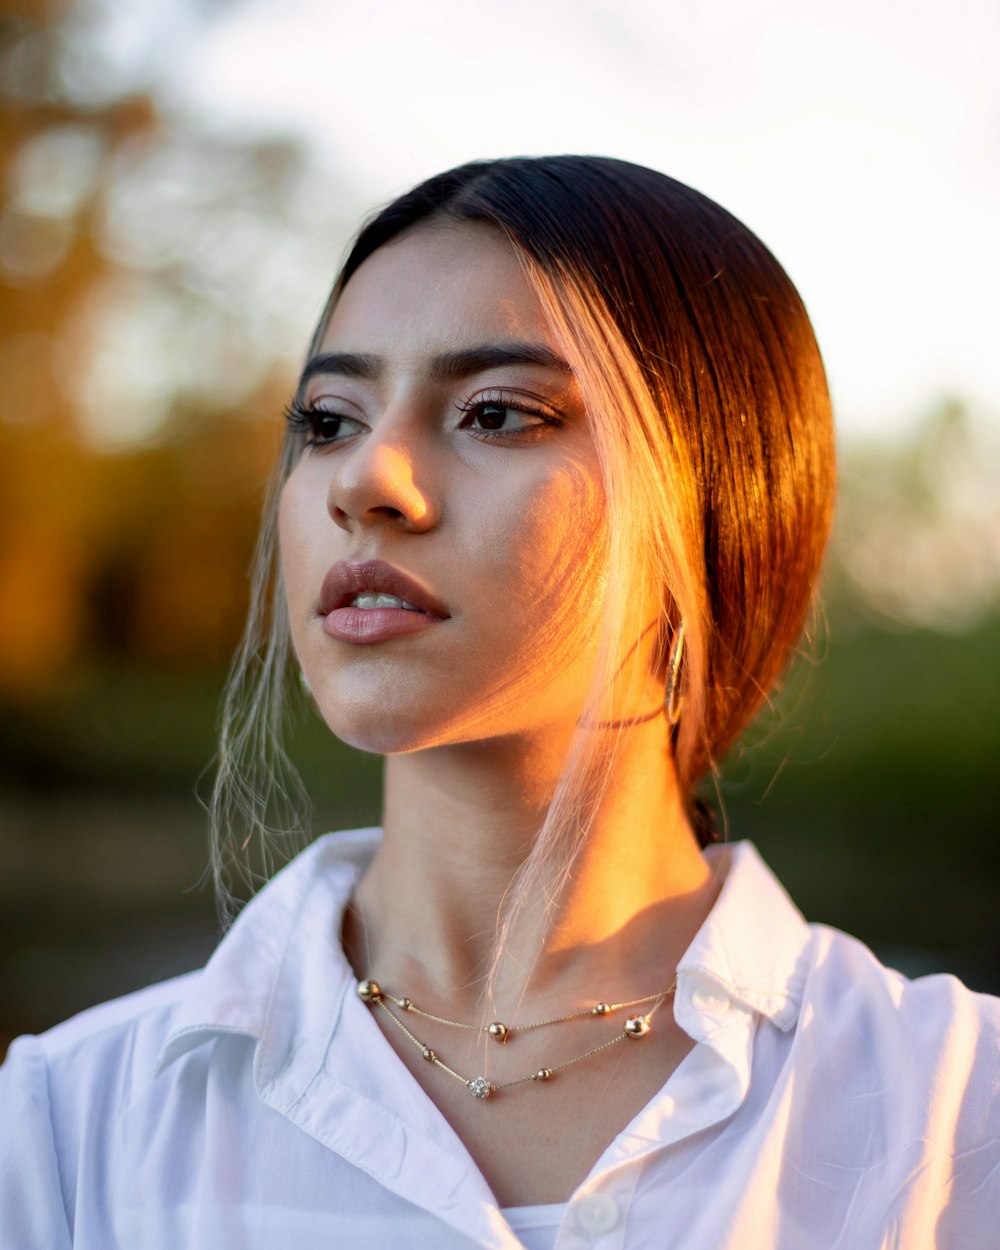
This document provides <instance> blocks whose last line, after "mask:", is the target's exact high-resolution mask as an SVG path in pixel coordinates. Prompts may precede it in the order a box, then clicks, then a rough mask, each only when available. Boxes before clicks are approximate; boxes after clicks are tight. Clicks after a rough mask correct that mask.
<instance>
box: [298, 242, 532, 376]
mask: <svg viewBox="0 0 1000 1250" xmlns="http://www.w3.org/2000/svg"><path fill="white" fill-rule="evenodd" d="M504 339H517V340H530V341H536V342H551V341H552V334H551V332H550V330H549V328H548V325H547V323H546V319H545V317H544V314H543V312H542V308H541V305H540V303H539V300H538V297H537V295H536V294H535V292H534V290H533V288H532V287H531V284H530V283H529V281H528V279H527V277H526V276H525V273H524V270H523V268H522V266H521V263H520V261H519V259H518V257H517V254H516V253H515V251H514V249H513V247H512V246H511V244H510V243H509V242H508V241H507V239H506V238H505V237H504V236H503V235H502V234H501V233H500V231H499V230H495V229H494V228H493V227H491V226H487V225H478V224H455V223H450V222H448V223H433V224H430V225H425V226H420V227H418V228H417V229H415V230H413V231H412V232H410V233H408V234H406V235H404V236H403V237H402V238H399V239H395V240H393V241H392V242H391V243H387V244H385V246H383V247H381V248H379V249H378V251H377V252H374V253H373V254H372V255H371V256H369V257H368V259H367V260H366V261H365V262H364V263H363V264H362V265H361V266H360V267H359V268H358V270H357V271H356V273H354V275H353V276H352V277H351V279H350V281H349V282H348V283H347V285H346V287H345V288H344V291H343V293H342V294H341V296H340V299H339V300H338V301H337V304H336V306H335V308H334V310H333V312H332V314H331V316H330V319H329V321H328V323H327V326H326V330H325V332H324V334H323V338H322V341H321V346H322V349H323V350H329V349H330V348H331V347H334V346H335V347H336V348H337V349H338V350H341V351H365V352H376V353H378V354H380V355H381V354H386V355H391V354H395V353H404V354H411V353H418V354H423V353H425V352H427V351H431V350H433V351H440V350H441V349H442V348H443V347H447V346H452V347H454V346H455V345H456V344H459V343H468V342H490V341H494V340H504Z"/></svg>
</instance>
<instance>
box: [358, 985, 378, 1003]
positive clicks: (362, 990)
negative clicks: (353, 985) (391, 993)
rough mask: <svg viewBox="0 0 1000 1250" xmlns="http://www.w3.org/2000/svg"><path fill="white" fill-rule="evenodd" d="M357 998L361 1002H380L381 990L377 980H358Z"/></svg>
mask: <svg viewBox="0 0 1000 1250" xmlns="http://www.w3.org/2000/svg"><path fill="white" fill-rule="evenodd" d="M358 998H360V999H361V1001H362V1002H363V1003H380V1002H381V1001H382V990H381V987H380V986H379V983H378V982H377V981H368V980H365V981H359V982H358Z"/></svg>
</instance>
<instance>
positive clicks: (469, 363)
mask: <svg viewBox="0 0 1000 1250" xmlns="http://www.w3.org/2000/svg"><path fill="white" fill-rule="evenodd" d="M505 365H541V366H543V367H544V368H546V369H555V370H557V371H558V372H559V373H566V374H570V375H572V373H573V370H572V369H571V368H570V366H569V363H568V362H567V361H565V360H564V359H563V358H562V356H560V355H558V354H557V353H556V352H554V351H553V350H552V348H551V347H546V345H545V344H544V343H497V344H493V343H484V344H481V345H478V346H475V347H467V348H465V349H464V350H463V351H460V352H444V353H442V354H441V355H439V356H433V357H432V358H431V361H430V376H431V379H432V380H433V381H435V382H452V381H455V380H456V379H458V378H467V377H471V376H472V374H475V373H484V372H485V371H486V370H487V369H499V368H503V366H505ZM382 367H383V360H382V358H381V357H380V356H372V355H367V354H364V353H358V352H325V353H323V354H321V355H319V356H313V357H312V359H311V360H309V361H307V362H306V366H305V368H304V369H303V370H302V377H301V378H300V380H299V386H304V385H305V383H306V382H308V381H309V379H310V378H312V377H315V376H316V375H317V374H318V373H323V374H337V375H339V376H340V377H346V378H361V379H362V380H365V381H375V380H376V379H377V378H378V377H379V375H380V373H381V372H382Z"/></svg>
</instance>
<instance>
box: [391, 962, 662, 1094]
mask: <svg viewBox="0 0 1000 1250" xmlns="http://www.w3.org/2000/svg"><path fill="white" fill-rule="evenodd" d="M676 986H677V978H676V977H675V978H674V980H673V981H672V982H671V984H670V988H669V989H667V990H664V991H663V992H662V993H660V994H653V995H649V996H648V997H645V998H637V999H634V1000H633V1001H632V1002H629V1003H615V1004H609V1005H608V1008H609V1011H613V1010H616V1009H620V1008H623V1007H635V1006H639V1005H641V1004H643V1003H648V1002H651V1001H652V1000H653V999H655V1000H656V1001H655V1002H653V1006H652V1007H651V1008H650V1009H649V1011H647V1012H646V1013H645V1015H644V1016H642V1019H643V1020H645V1022H646V1025H647V1027H648V1025H649V1022H650V1020H651V1019H652V1017H653V1014H654V1013H655V1012H656V1010H657V1008H659V1007H660V1006H661V1005H662V1003H663V1002H664V1001H665V1000H666V999H667V998H668V997H669V996H670V995H671V994H672V993H673V992H674V990H675V989H676ZM387 998H388V999H391V1000H392V1002H394V1003H396V1004H397V1006H399V1005H400V1001H399V1000H398V999H396V998H394V997H393V996H392V995H391V994H386V993H385V991H384V990H383V991H382V994H381V995H380V996H379V997H378V998H377V999H375V1000H373V1005H374V1004H377V1005H378V1006H380V1007H382V1008H383V1009H384V1010H385V1012H386V1014H387V1015H388V1017H389V1019H390V1020H391V1021H392V1022H393V1024H395V1025H396V1027H397V1028H398V1029H400V1030H401V1031H402V1032H403V1033H405V1034H406V1036H407V1037H408V1038H409V1039H410V1041H411V1042H412V1043H413V1044H414V1046H416V1047H417V1048H418V1049H419V1050H420V1051H421V1052H422V1054H423V1056H424V1058H425V1059H427V1060H429V1061H430V1062H431V1063H432V1064H434V1066H435V1067H437V1068H440V1069H441V1070H442V1071H443V1072H447V1073H448V1075H449V1076H451V1077H454V1079H455V1080H456V1081H461V1083H462V1084H463V1085H465V1086H466V1087H467V1088H468V1089H470V1090H472V1091H473V1092H474V1093H476V1096H477V1097H480V1098H482V1097H488V1096H489V1094H491V1093H495V1092H496V1091H497V1090H501V1089H513V1088H514V1087H515V1086H517V1085H527V1084H528V1083H529V1082H531V1081H538V1080H539V1079H542V1080H548V1079H549V1078H550V1077H551V1076H552V1075H553V1074H554V1073H556V1072H562V1071H564V1070H565V1069H566V1068H571V1067H572V1066H573V1065H574V1064H575V1063H582V1062H583V1060H584V1059H590V1058H591V1057H592V1056H594V1055H599V1054H600V1053H601V1051H602V1050H608V1049H609V1047H611V1046H617V1045H618V1043H619V1042H623V1041H625V1040H626V1039H627V1038H628V1037H629V1033H628V1032H627V1031H626V1030H623V1031H622V1032H621V1033H618V1034H616V1035H615V1036H614V1037H612V1038H611V1039H610V1040H609V1041H606V1042H602V1043H601V1044H600V1046H593V1047H591V1049H590V1050H587V1051H584V1053H583V1054H582V1055H577V1056H576V1057H575V1058H573V1059H567V1060H565V1062H563V1063H557V1064H553V1065H552V1067H550V1068H541V1069H538V1070H536V1071H535V1072H533V1073H529V1075H528V1076H521V1077H518V1078H517V1080H514V1081H487V1080H486V1078H485V1077H476V1078H473V1077H467V1076H463V1075H462V1074H461V1072H456V1071H455V1069H454V1068H451V1067H449V1066H448V1064H446V1063H445V1062H444V1060H443V1059H441V1058H440V1057H439V1056H438V1054H437V1051H435V1050H433V1049H432V1048H431V1047H430V1046H428V1045H426V1043H424V1042H422V1041H421V1040H420V1038H419V1037H417V1036H416V1034H415V1033H413V1032H411V1031H410V1029H409V1028H407V1026H406V1025H405V1024H404V1023H403V1021H402V1020H400V1018H399V1017H398V1016H397V1015H396V1013H395V1012H394V1011H393V1010H392V1008H391V1007H390V1006H389V1004H388V1003H387V1002H386V999H387ZM409 1010H411V1011H413V1010H415V1008H413V1007H412V1006H411V1007H410V1008H409ZM419 1014H420V1015H426V1016H428V1018H429V1019H432V1020H436V1019H438V1017H436V1016H431V1015H430V1014H429V1013H427V1012H420V1013H419ZM591 1014H592V1012H589V1011H586V1012H577V1013H575V1014H574V1015H571V1016H561V1017H559V1018H558V1019H555V1020H542V1021H539V1023H538V1024H536V1025H533V1026H528V1025H524V1026H522V1027H523V1028H528V1027H534V1028H540V1027H541V1025H543V1024H559V1023H561V1022H562V1021H563V1020H575V1019H577V1018H578V1017H580V1016H587V1015H591ZM442 1023H444V1024H452V1023H456V1022H454V1021H450V1020H443V1021H442ZM457 1027H459V1028H466V1029H473V1028H476V1029H477V1031H481V1030H479V1029H478V1028H477V1026H475V1025H470V1024H466V1025H457ZM543 1073H544V1074H545V1075H544V1076H543V1075H542V1074H543ZM477 1086H478V1087H479V1089H480V1090H487V1091H488V1092H486V1093H482V1092H478V1093H477Z"/></svg>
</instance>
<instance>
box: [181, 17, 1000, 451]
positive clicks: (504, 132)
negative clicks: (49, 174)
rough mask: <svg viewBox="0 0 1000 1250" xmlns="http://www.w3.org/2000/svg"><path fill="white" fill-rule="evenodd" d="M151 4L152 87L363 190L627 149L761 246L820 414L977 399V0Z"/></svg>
mask: <svg viewBox="0 0 1000 1250" xmlns="http://www.w3.org/2000/svg"><path fill="white" fill-rule="evenodd" d="M166 11H167V13H168V15H169V14H170V12H171V11H172V13H173V15H174V16H173V18H172V19H171V18H170V17H169V16H168V17H167V18H166V19H165V22H166V23H167V24H168V25H169V26H170V31H169V34H168V32H167V31H166V30H165V31H164V32H163V40H161V42H160V43H159V46H158V53H159V55H158V57H157V63H158V65H159V66H160V67H161V73H163V72H164V71H163V70H162V67H163V66H169V67H170V68H169V71H166V83H165V85H166V86H167V88H168V90H169V93H170V95H171V97H172V99H173V100H174V102H175V105H176V106H177V107H183V108H185V109H192V110H194V111H195V112H197V113H199V114H201V115H202V116H203V117H204V118H206V119H207V118H210V117H213V116H214V117H218V118H219V120H220V122H223V121H229V122H234V123H239V124H242V125H245V126H248V127H251V126H252V127H254V128H258V127H259V128H260V129H261V130H264V131H269V132H275V131H288V130H291V131H293V132H296V133H298V134H301V135H302V136H303V137H304V138H305V139H306V140H307V141H308V143H309V144H310V145H312V146H313V147H314V148H315V150H316V151H317V153H318V154H319V155H320V156H321V157H322V159H323V160H324V161H325V162H326V163H327V164H329V165H331V166H333V167H334V168H336V169H337V170H339V171H341V172H343V173H344V174H346V175H347V176H348V177H349V178H350V180H351V181H352V182H353V183H354V185H355V186H356V188H357V189H358V190H359V191H360V193H361V197H362V200H363V201H364V202H370V203H372V204H374V203H376V202H378V201H380V200H383V199H385V198H386V197H388V196H389V195H390V194H392V193H394V192H396V191H399V190H401V189H403V188H405V187H406V186H408V185H409V184H411V183H412V182H413V181H415V180H416V179H418V178H420V177H422V176H425V175H427V174H430V173H433V172H436V171H437V170H439V169H443V168H446V167H448V166H450V165H453V164H456V163H458V162H460V161H464V160H467V159H470V158H473V157H479V156H495V155H511V154H521V153H527V154H531V153H543V152H556V151H560V152H561V151H584V152H595V153H601V154H607V155H613V156H621V157H624V158H626V159H630V160H635V161H639V162H641V163H643V164H648V165H652V166H654V167H656V168H658V169H662V170H664V171H665V172H667V173H670V174H672V175H674V176H676V177H679V178H681V179H682V180H684V181H686V182H690V183H691V184H692V185H694V186H696V187H698V188H699V189H700V190H702V191H705V192H706V193H707V194H709V195H711V196H713V197H714V198H716V199H718V200H719V201H720V202H721V203H722V204H724V205H725V206H726V207H727V208H729V209H731V210H732V211H733V212H735V213H736V214H737V216H739V217H741V218H742V219H743V220H744V221H746V223H747V224H748V225H749V226H751V227H752V228H753V229H754V230H755V231H756V232H757V233H758V234H760V235H761V237H762V238H763V239H764V241H765V242H766V243H767V244H768V245H769V246H770V247H771V248H772V250H773V251H774V252H775V253H776V254H777V255H778V257H779V259H780V260H781V261H782V262H783V263H784V265H785V267H786V268H787V269H788V270H789V272H790V274H791V276H792V278H793V280H794V281H795V282H796V284H797V285H798V287H799V289H800V291H801V292H802V294H803V296H804V298H805V301H806V304H807V306H808V307H809V309H810V312H811V314H812V317H813V321H814V323H815V325H816V329H817V332H818V335H819V339H820V343H821V345H822V347H823V349H824V353H825V356H826V359H827V364H828V368H829V372H830V376H831V382H832V385H833V390H834V398H835V401H836V403H837V408H838V414H839V419H840V423H841V426H842V429H844V431H845V432H848V433H852V434H855V433H865V432H878V433H884V434H891V433H893V432H897V431H900V430H902V429H904V428H906V426H907V425H908V424H909V423H911V422H912V421H914V420H916V419H918V418H919V417H920V416H921V415H923V413H924V412H926V410H927V408H928V407H929V406H930V405H932V404H933V403H934V401H935V399H937V398H938V397H939V396H941V395H942V394H958V395H959V396H964V397H966V398H967V399H969V400H970V402H971V403H972V406H973V408H974V410H976V411H979V412H980V413H983V414H986V415H992V417H993V419H994V420H996V421H998V422H1000V240H998V236H1000V74H998V73H997V69H998V64H997V61H998V58H997V49H998V48H1000V6H997V4H996V3H995V0H950V2H949V4H948V5H947V6H946V5H943V4H941V3H939V2H938V0H933V2H932V0H840V2H839V3H838V4H836V5H833V4H830V3H823V4H820V3H816V2H814V0H760V2H758V3H755V4H747V3H746V0H658V2H655V0H631V2H630V0H438V2H437V3H427V2H423V3H421V2H419V0H410V2H405V0H395V2H394V0H381V2H380V0H353V2H352V3H345V2H343V0H250V2H249V3H243V4H236V5H231V6H228V7H223V8H222V9H221V15H220V16H218V17H216V18H215V19H214V20H213V21H212V22H211V23H210V24H209V25H208V27H207V29H206V28H205V27H199V28H198V30H197V37H196V38H195V37H192V33H193V32H191V31H188V32H186V31H185V30H184V28H183V26H181V25H179V24H178V22H177V20H176V15H177V9H176V8H175V7H173V6H170V5H167V10H166ZM168 38H169V42H166V40H167V39H168Z"/></svg>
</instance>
